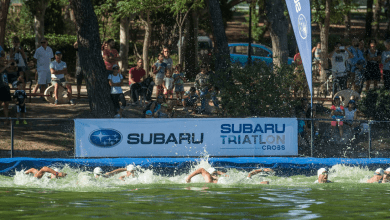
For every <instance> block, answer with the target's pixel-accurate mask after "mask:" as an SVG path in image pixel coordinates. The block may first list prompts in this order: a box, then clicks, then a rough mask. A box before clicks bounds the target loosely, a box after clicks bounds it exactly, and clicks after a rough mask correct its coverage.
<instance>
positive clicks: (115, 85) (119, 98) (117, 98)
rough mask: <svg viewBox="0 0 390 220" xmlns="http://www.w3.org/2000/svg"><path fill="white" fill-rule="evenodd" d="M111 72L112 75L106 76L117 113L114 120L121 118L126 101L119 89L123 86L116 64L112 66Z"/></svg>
mask: <svg viewBox="0 0 390 220" xmlns="http://www.w3.org/2000/svg"><path fill="white" fill-rule="evenodd" d="M112 71H113V72H112V74H109V75H108V83H109V84H110V86H111V99H112V101H113V102H114V107H115V109H116V111H117V113H116V115H115V118H122V111H123V109H125V107H126V99H125V96H124V95H123V91H122V87H121V86H122V85H123V82H122V81H123V76H122V74H120V73H119V66H118V65H116V64H114V65H113V66H112ZM119 103H121V104H119Z"/></svg>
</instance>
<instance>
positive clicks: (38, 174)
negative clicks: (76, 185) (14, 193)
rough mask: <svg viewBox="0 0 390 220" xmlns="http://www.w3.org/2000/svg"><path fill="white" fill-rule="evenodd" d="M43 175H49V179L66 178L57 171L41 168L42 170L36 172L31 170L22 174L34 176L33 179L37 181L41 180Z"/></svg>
mask: <svg viewBox="0 0 390 220" xmlns="http://www.w3.org/2000/svg"><path fill="white" fill-rule="evenodd" d="M45 173H50V174H51V175H50V177H49V178H50V179H57V178H62V177H66V175H67V174H66V173H63V172H60V170H58V169H52V168H50V167H42V169H40V170H37V169H35V168H31V169H29V170H27V171H25V172H24V174H34V177H35V178H37V179H41V178H42V177H43V175H44V174H45Z"/></svg>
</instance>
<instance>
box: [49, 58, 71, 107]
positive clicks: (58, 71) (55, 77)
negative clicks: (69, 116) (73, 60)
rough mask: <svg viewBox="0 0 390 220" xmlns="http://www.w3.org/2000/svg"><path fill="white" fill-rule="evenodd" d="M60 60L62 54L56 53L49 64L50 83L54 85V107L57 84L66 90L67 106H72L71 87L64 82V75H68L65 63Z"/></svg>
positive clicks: (56, 96) (56, 102) (56, 100)
mask: <svg viewBox="0 0 390 220" xmlns="http://www.w3.org/2000/svg"><path fill="white" fill-rule="evenodd" d="M61 59H62V53H61V52H60V51H56V53H55V60H54V61H53V62H51V63H50V72H51V83H52V84H53V85H54V97H55V101H54V105H57V104H58V84H61V85H62V87H64V88H66V89H67V90H68V99H69V104H71V105H74V104H75V102H74V101H73V99H72V86H71V85H70V83H68V82H66V80H65V74H68V69H67V66H66V63H65V62H64V61H61Z"/></svg>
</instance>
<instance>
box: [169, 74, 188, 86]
mask: <svg viewBox="0 0 390 220" xmlns="http://www.w3.org/2000/svg"><path fill="white" fill-rule="evenodd" d="M172 77H173V79H174V80H176V78H178V77H181V78H182V79H184V77H185V75H184V73H175V74H173V76H172ZM182 79H178V80H176V82H175V85H177V86H180V85H182V84H183V83H184V81H183V80H182Z"/></svg>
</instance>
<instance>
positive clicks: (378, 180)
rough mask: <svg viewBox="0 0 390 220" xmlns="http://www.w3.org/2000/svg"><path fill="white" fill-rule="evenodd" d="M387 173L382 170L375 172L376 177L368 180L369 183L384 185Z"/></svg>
mask: <svg viewBox="0 0 390 220" xmlns="http://www.w3.org/2000/svg"><path fill="white" fill-rule="evenodd" d="M384 174H385V172H384V171H383V169H382V168H379V169H377V170H375V172H374V176H373V177H371V178H370V179H368V180H367V183H382V179H383V175H384Z"/></svg>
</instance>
